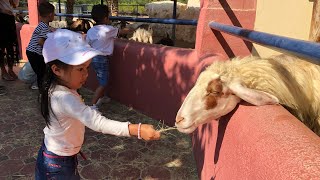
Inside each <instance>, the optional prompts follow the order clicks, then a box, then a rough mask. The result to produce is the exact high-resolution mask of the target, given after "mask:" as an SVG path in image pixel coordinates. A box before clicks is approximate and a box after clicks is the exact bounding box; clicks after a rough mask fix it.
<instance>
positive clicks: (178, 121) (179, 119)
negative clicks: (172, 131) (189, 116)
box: [176, 115, 184, 124]
mask: <svg viewBox="0 0 320 180" xmlns="http://www.w3.org/2000/svg"><path fill="white" fill-rule="evenodd" d="M183 120H184V117H182V116H179V115H177V117H176V124H178V123H180V122H181V121H183Z"/></svg>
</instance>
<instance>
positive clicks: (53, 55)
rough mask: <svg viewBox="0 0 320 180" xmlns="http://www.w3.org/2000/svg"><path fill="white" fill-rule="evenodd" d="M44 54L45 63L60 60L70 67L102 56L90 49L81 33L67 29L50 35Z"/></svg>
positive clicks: (44, 46) (45, 43) (58, 30)
mask: <svg viewBox="0 0 320 180" xmlns="http://www.w3.org/2000/svg"><path fill="white" fill-rule="evenodd" d="M42 54H43V57H44V62H45V63H48V62H51V61H54V60H57V59H58V60H60V61H62V62H64V63H66V64H69V65H79V64H82V63H84V62H86V61H88V60H89V59H91V58H93V57H94V56H97V55H102V53H101V52H100V51H97V50H95V49H93V48H91V47H90V45H89V44H88V43H87V42H86V41H85V40H84V38H83V36H82V35H81V34H80V33H77V32H74V31H70V30H67V29H57V30H56V31H54V32H52V33H48V35H47V39H46V40H45V42H44V45H43V50H42Z"/></svg>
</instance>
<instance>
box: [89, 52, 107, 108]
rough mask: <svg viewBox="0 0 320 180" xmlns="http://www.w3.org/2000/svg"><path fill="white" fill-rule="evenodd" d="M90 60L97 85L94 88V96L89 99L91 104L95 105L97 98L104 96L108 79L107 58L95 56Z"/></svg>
mask: <svg viewBox="0 0 320 180" xmlns="http://www.w3.org/2000/svg"><path fill="white" fill-rule="evenodd" d="M95 58H96V59H94V60H93V61H92V65H93V68H94V70H95V72H96V75H97V79H98V81H99V86H98V88H97V89H96V90H95V93H94V96H93V98H92V100H91V103H92V105H96V104H97V102H98V100H99V99H100V98H102V97H104V94H105V91H106V88H107V84H108V79H109V60H108V58H106V57H105V56H97V57H95Z"/></svg>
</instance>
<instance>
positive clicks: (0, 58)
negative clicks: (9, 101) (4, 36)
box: [0, 48, 14, 81]
mask: <svg viewBox="0 0 320 180" xmlns="http://www.w3.org/2000/svg"><path fill="white" fill-rule="evenodd" d="M4 51H5V48H0V69H1V77H2V79H3V80H6V81H13V80H14V78H13V77H11V76H10V75H9V73H8V71H7V69H6V67H5V60H4V57H5V52H4Z"/></svg>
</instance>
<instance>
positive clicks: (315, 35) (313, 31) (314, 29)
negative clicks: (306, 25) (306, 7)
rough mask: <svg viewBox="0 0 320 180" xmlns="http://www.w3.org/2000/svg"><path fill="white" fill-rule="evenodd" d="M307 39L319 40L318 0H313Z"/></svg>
mask: <svg viewBox="0 0 320 180" xmlns="http://www.w3.org/2000/svg"><path fill="white" fill-rule="evenodd" d="M309 40H310V41H315V42H320V2H319V0H314V2H313V13H312V20H311V27H310V35H309Z"/></svg>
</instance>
